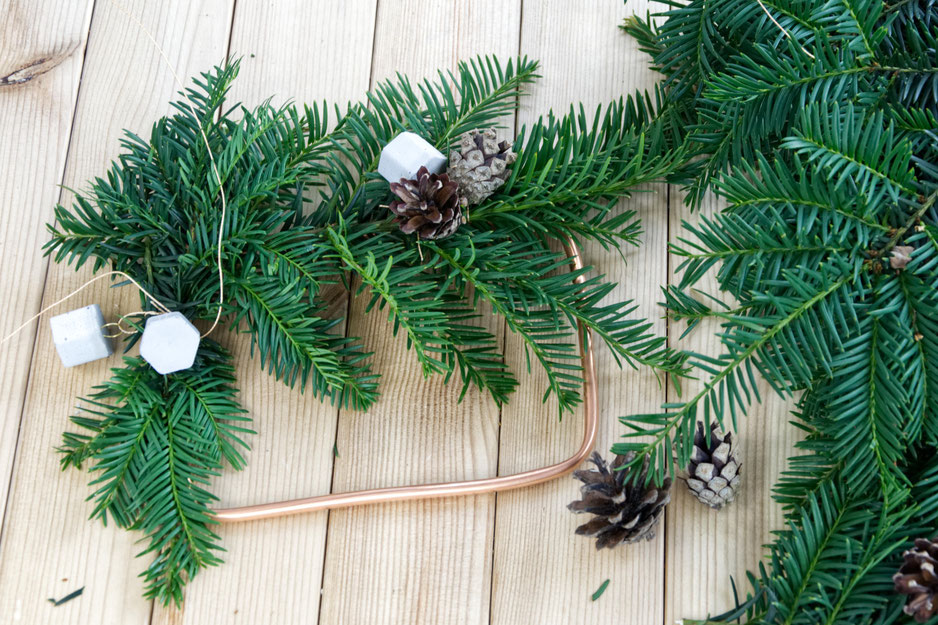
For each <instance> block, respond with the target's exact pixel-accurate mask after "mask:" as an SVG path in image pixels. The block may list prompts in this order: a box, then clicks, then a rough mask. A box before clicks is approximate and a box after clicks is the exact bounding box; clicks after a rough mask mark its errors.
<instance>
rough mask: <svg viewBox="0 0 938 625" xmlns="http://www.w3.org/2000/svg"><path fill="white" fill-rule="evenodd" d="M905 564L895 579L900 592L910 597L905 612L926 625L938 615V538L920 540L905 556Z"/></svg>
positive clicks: (893, 577)
mask: <svg viewBox="0 0 938 625" xmlns="http://www.w3.org/2000/svg"><path fill="white" fill-rule="evenodd" d="M902 558H903V560H904V562H903V563H902V566H901V567H900V568H899V572H898V573H896V574H895V575H893V576H892V581H893V583H894V584H895V585H896V592H898V593H901V594H903V595H909V599H908V601H907V602H906V604H905V607H903V608H902V610H903V611H904V612H905V613H906V614H908V615H910V616H913V617H915V620H916V622H918V623H924V622H925V621H927V620H928V619H930V618H931V617H933V616H935V614H938V605H936V604H935V592H936V591H938V574H936V573H935V565H936V563H938V538H936V539H935V540H928V539H927V538H916V539H915V546H914V547H913V548H912V549H909V550H907V551H906V552H905V553H903V554H902Z"/></svg>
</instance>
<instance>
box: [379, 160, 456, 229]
mask: <svg viewBox="0 0 938 625" xmlns="http://www.w3.org/2000/svg"><path fill="white" fill-rule="evenodd" d="M457 188H458V185H457V184H456V183H455V182H453V181H452V180H450V179H449V177H448V176H447V175H446V174H431V173H430V172H429V171H427V168H426V167H421V168H420V169H419V170H417V179H416V180H407V179H406V178H401V181H400V182H392V183H391V192H392V193H394V195H396V196H397V197H398V199H396V200H394V201H393V202H391V206H390V209H391V212H392V213H394V214H395V215H397V223H398V224H399V225H400V227H401V232H403V233H404V234H413V233H416V234H417V236H419V237H420V238H421V239H431V240H432V239H443V238H446V237H448V236H450V235H451V234H453V233H454V232H456V229H457V228H459V226H460V224H462V207H461V205H460V199H459V193H458V191H457Z"/></svg>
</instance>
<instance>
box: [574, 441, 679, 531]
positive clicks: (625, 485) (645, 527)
mask: <svg viewBox="0 0 938 625" xmlns="http://www.w3.org/2000/svg"><path fill="white" fill-rule="evenodd" d="M632 458H634V454H629V455H628V456H616V457H615V459H614V460H613V461H612V466H609V465H607V464H606V461H605V460H603V458H602V456H600V455H599V453H598V452H593V455H592V457H590V462H592V463H593V464H595V465H596V470H592V469H583V470H580V471H574V473H573V477H574V478H576V479H578V480H580V481H581V482H583V486H581V487H580V492H581V493H582V498H581V499H579V500H577V501H574V502H572V503H571V504H570V505H569V506H567V507H568V508H569V509H570V510H572V511H573V512H576V513H581V512H587V513H589V514H593V515H595V516H594V517H593V518H592V519H591V520H590V521H588V522H587V523H584V524H583V525H581V526H579V527H578V528H576V533H577V534H580V535H581V536H595V537H596V548H597V549H602V548H604V547H607V548H612V547H615V546H616V545H619V544H621V543H634V542H638V541H640V540H651V539H652V538H654V536H655V526H656V525H657V523H658V521H659V520H660V519H661V513H662V512H664V507H665V506H666V505H667V504H668V502H669V501H671V479H670V478H665V480H664V483H663V484H662V485H661V486H660V487H656V486H655V485H654V484H647V485H646V484H645V479H646V476H647V475H648V459H647V458H646V459H645V462H644V464H643V465H642V468H641V473H640V474H639V476H638V479H637V480H634V481H630V480H629V479H628V478H629V476H630V473H631V472H630V471H629V470H627V469H626V470H617V469H619V468H620V467H623V466H625V465H626V464H627V463H628V462H629V461H630V460H631V459H632Z"/></svg>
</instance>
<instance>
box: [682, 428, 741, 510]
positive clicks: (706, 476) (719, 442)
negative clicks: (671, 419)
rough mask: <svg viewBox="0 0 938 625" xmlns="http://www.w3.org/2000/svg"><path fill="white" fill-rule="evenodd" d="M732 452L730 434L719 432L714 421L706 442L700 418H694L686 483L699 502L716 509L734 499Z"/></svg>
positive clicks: (735, 472) (736, 483)
mask: <svg viewBox="0 0 938 625" xmlns="http://www.w3.org/2000/svg"><path fill="white" fill-rule="evenodd" d="M733 452H734V447H733V435H732V434H730V433H729V432H727V433H726V434H722V433H721V432H720V426H719V424H718V423H717V422H716V421H714V422H713V423H711V424H710V443H709V444H708V443H707V436H706V432H704V424H703V421H698V422H697V432H696V434H695V435H694V452H693V455H691V459H690V464H689V465H688V467H687V487H688V488H690V490H691V492H692V493H694V496H695V497H697V499H698V501H700V503H704V504H707V505H708V506H710V507H711V508H713V509H715V510H719V509H720V508H722V507H723V505H724V504H728V503H730V502H731V501H733V500H734V499H736V489H737V488H738V487H739V465H740V463H739V460H737V459H736V457H735V456H734V455H733Z"/></svg>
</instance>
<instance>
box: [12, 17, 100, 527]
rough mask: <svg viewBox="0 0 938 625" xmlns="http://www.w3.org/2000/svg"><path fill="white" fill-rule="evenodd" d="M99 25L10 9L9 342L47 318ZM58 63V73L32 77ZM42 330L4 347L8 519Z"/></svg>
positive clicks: (23, 336) (72, 18) (85, 19)
mask: <svg viewBox="0 0 938 625" xmlns="http://www.w3.org/2000/svg"><path fill="white" fill-rule="evenodd" d="M90 21H91V1H90V0H86V1H82V2H71V3H68V5H67V6H65V7H64V8H62V7H59V5H58V3H56V2H33V1H29V0H23V1H17V2H4V3H2V4H0V41H2V42H3V45H2V46H0V197H2V198H3V202H2V204H0V267H2V268H3V271H0V293H4V294H15V296H12V297H4V298H2V300H0V339H2V338H3V337H6V336H7V335H9V334H10V333H11V332H13V330H14V329H16V328H18V327H19V326H20V325H21V324H22V323H23V322H24V321H25V320H26V319H28V318H29V317H31V316H32V315H34V314H36V313H37V312H38V311H39V308H40V306H39V305H40V302H41V300H42V291H43V284H44V279H45V275H46V268H47V267H48V262H47V261H46V260H45V259H40V257H39V255H40V252H39V249H40V248H41V247H42V244H43V243H44V242H45V241H46V229H45V224H46V222H47V221H48V220H49V219H51V218H52V215H53V212H52V209H53V206H54V205H55V202H56V201H57V200H58V199H59V193H60V191H59V188H58V185H59V184H60V183H61V182H62V175H63V174H64V171H65V155H66V152H67V150H68V140H69V135H70V133H71V129H72V117H73V115H74V113H75V99H76V97H77V95H78V81H79V79H80V77H81V67H82V60H83V59H82V57H83V52H84V47H85V42H86V41H87V35H88V27H89V23H90ZM66 51H67V52H68V54H66ZM52 56H56V58H57V59H58V63H57V67H55V71H52V68H51V67H48V68H47V69H46V73H44V74H43V75H35V76H34V75H33V74H32V73H30V72H31V71H32V70H31V69H30V68H36V67H37V66H38V65H40V64H42V63H43V62H45V61H43V59H48V58H51V57H52ZM11 75H12V76H13V78H10V79H8V82H7V83H4V79H3V77H5V76H11ZM27 75H28V76H29V78H27ZM14 81H15V82H14ZM36 327H37V322H33V323H31V324H29V325H28V326H27V327H26V328H24V329H23V330H22V331H21V332H20V333H19V334H17V335H16V336H13V337H11V338H10V340H8V341H7V342H6V343H4V344H2V345H0V519H2V518H3V516H4V512H5V510H6V503H7V489H8V487H9V484H10V473H11V471H12V470H13V458H14V454H15V451H16V439H17V435H18V433H19V425H20V416H21V415H22V409H23V400H24V398H25V396H26V384H27V380H28V378H29V371H30V363H31V359H32V351H33V343H35V340H36ZM0 540H2V533H0Z"/></svg>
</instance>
